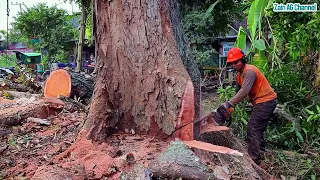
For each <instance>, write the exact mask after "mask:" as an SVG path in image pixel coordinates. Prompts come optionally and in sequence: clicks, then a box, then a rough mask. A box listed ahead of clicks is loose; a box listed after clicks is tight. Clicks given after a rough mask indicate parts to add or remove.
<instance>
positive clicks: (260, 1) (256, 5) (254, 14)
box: [247, 0, 268, 40]
mask: <svg viewBox="0 0 320 180" xmlns="http://www.w3.org/2000/svg"><path fill="white" fill-rule="evenodd" d="M267 4H268V0H255V1H253V2H252V4H251V6H250V9H249V14H248V20H247V24H248V29H249V31H250V35H251V39H252V40H254V39H255V36H256V31H257V26H258V27H259V29H261V18H262V16H263V14H264V9H265V8H266V7H267Z"/></svg>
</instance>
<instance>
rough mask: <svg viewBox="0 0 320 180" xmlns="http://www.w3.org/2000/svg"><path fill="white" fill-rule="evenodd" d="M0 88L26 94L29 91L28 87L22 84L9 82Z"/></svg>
mask: <svg viewBox="0 0 320 180" xmlns="http://www.w3.org/2000/svg"><path fill="white" fill-rule="evenodd" d="M1 87H2V88H7V89H15V90H16V91H20V92H28V91H29V90H30V87H27V86H25V85H23V84H18V83H13V82H10V81H8V82H5V83H2V84H1Z"/></svg>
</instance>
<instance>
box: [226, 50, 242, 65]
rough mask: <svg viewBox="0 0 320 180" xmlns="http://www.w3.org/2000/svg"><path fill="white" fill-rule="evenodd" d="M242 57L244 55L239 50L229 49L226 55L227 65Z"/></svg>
mask: <svg viewBox="0 0 320 180" xmlns="http://www.w3.org/2000/svg"><path fill="white" fill-rule="evenodd" d="M243 57H244V53H243V52H242V50H241V49H240V48H237V47H235V48H231V49H230V50H229V51H228V55H227V63H231V62H235V61H238V60H239V59H241V58H243Z"/></svg>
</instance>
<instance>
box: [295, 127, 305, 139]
mask: <svg viewBox="0 0 320 180" xmlns="http://www.w3.org/2000/svg"><path fill="white" fill-rule="evenodd" d="M295 133H296V136H297V137H298V139H299V141H300V142H304V139H303V137H302V135H301V133H300V132H299V131H298V130H296V131H295Z"/></svg>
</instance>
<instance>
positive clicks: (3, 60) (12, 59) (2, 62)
mask: <svg viewBox="0 0 320 180" xmlns="http://www.w3.org/2000/svg"><path fill="white" fill-rule="evenodd" d="M16 65H17V63H16V56H15V55H11V56H10V55H9V56H8V60H7V55H5V54H3V55H2V56H0V67H15V66H16Z"/></svg>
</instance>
